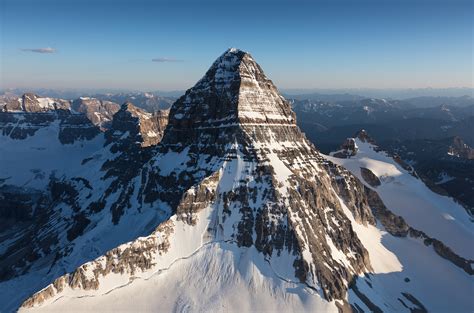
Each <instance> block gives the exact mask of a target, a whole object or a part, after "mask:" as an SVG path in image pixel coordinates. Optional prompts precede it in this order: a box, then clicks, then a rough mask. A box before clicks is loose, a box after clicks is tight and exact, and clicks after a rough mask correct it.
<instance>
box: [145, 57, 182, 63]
mask: <svg viewBox="0 0 474 313" xmlns="http://www.w3.org/2000/svg"><path fill="white" fill-rule="evenodd" d="M151 61H152V62H159V63H164V62H183V60H179V59H175V58H164V57H161V58H155V59H151Z"/></svg>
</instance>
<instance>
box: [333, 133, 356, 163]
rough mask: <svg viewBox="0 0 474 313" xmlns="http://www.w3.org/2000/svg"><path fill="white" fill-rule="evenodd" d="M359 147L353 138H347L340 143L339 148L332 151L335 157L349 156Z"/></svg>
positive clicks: (343, 157)
mask: <svg viewBox="0 0 474 313" xmlns="http://www.w3.org/2000/svg"><path fill="white" fill-rule="evenodd" d="M358 150H359V148H358V147H357V144H356V142H355V139H354V138H347V139H346V140H345V141H344V142H343V143H342V145H341V149H340V150H339V151H337V152H335V153H334V156H335V157H336V158H342V159H345V158H350V157H351V156H354V155H356V154H357V151H358Z"/></svg>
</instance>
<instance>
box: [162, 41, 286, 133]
mask: <svg viewBox="0 0 474 313" xmlns="http://www.w3.org/2000/svg"><path fill="white" fill-rule="evenodd" d="M235 123H240V124H242V123H253V124H264V123H279V124H292V125H294V124H295V115H294V113H293V112H292V111H291V106H290V104H289V103H288V101H286V100H285V99H284V98H283V97H282V96H281V95H280V93H279V92H278V89H277V88H276V87H275V85H274V84H273V82H272V81H271V80H270V79H268V78H267V77H266V76H265V74H264V72H263V70H262V68H261V67H260V66H259V65H258V64H257V63H256V62H255V60H254V59H253V57H252V56H251V55H250V54H249V53H248V52H244V51H242V50H239V49H236V48H230V49H228V50H226V51H225V52H224V53H223V54H222V55H221V56H219V57H218V58H217V59H216V61H215V62H214V63H213V64H212V66H211V67H210V68H209V70H208V71H207V72H206V74H205V75H204V77H203V78H202V79H201V80H199V81H198V82H197V83H196V85H195V86H194V87H192V88H191V89H189V90H187V91H186V94H185V95H184V96H182V97H181V98H180V99H178V100H177V101H176V102H175V104H174V105H173V107H172V109H171V111H170V124H171V125H174V124H176V125H181V126H183V125H187V127H200V126H206V127H209V126H210V124H211V125H214V124H216V125H222V124H235Z"/></svg>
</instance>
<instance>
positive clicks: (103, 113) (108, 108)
mask: <svg viewBox="0 0 474 313" xmlns="http://www.w3.org/2000/svg"><path fill="white" fill-rule="evenodd" d="M71 108H72V109H73V110H75V111H77V112H80V113H84V114H85V115H86V116H87V117H88V118H89V120H91V122H92V123H93V124H94V125H96V126H99V127H100V128H102V129H107V128H108V127H109V126H110V123H111V121H112V117H113V116H114V114H115V113H117V111H118V110H119V109H120V105H118V104H117V103H115V102H111V101H106V100H104V101H101V100H98V99H95V98H88V97H81V98H79V99H76V100H74V101H73V102H72V105H71Z"/></svg>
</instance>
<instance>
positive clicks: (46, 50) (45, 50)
mask: <svg viewBox="0 0 474 313" xmlns="http://www.w3.org/2000/svg"><path fill="white" fill-rule="evenodd" d="M21 51H26V52H35V53H56V49H54V48H51V47H46V48H24V49H21Z"/></svg>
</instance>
